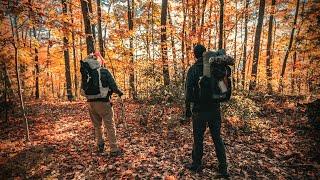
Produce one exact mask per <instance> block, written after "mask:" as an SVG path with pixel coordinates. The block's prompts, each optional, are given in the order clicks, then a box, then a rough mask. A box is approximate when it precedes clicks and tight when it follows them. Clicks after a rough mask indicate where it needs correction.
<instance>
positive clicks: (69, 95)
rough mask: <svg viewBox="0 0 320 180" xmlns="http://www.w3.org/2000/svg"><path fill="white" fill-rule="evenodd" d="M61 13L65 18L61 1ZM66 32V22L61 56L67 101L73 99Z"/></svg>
mask: <svg viewBox="0 0 320 180" xmlns="http://www.w3.org/2000/svg"><path fill="white" fill-rule="evenodd" d="M62 6H63V8H62V11H63V14H64V15H65V16H67V13H68V9H67V2H66V0H62ZM68 34H69V33H68V30H67V26H66V22H64V37H63V54H64V63H65V75H66V86H67V98H68V100H69V101H71V100H72V99H73V95H72V84H71V74H70V56H69V40H68Z"/></svg>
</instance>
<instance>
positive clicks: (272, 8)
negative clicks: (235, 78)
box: [266, 0, 276, 93]
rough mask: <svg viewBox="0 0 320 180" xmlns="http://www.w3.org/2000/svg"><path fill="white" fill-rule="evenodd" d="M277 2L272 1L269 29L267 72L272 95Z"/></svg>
mask: <svg viewBox="0 0 320 180" xmlns="http://www.w3.org/2000/svg"><path fill="white" fill-rule="evenodd" d="M275 5H276V0H272V3H271V12H270V17H269V29H268V42H267V63H266V72H267V88H268V91H269V92H270V93H272V85H271V79H272V66H271V64H272V63H271V60H272V54H271V44H272V30H273V14H274V13H275Z"/></svg>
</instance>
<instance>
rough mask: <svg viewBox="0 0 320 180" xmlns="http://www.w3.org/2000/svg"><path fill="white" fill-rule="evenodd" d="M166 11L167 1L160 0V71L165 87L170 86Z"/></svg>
mask: <svg viewBox="0 0 320 180" xmlns="http://www.w3.org/2000/svg"><path fill="white" fill-rule="evenodd" d="M167 9H168V0H162V6H161V57H162V68H163V69H162V71H163V82H164V85H165V86H167V85H169V84H170V76H169V66H168V62H167V60H168V52H167V49H168V48H167V28H166V26H167V12H168V11H167Z"/></svg>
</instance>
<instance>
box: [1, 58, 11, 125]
mask: <svg viewBox="0 0 320 180" xmlns="http://www.w3.org/2000/svg"><path fill="white" fill-rule="evenodd" d="M2 68H3V73H1V75H2V76H3V77H2V80H3V84H4V95H3V96H4V103H5V122H6V123H8V122H9V116H8V106H6V104H7V103H8V91H9V86H8V85H9V83H8V79H9V78H8V70H7V65H6V63H5V62H2Z"/></svg>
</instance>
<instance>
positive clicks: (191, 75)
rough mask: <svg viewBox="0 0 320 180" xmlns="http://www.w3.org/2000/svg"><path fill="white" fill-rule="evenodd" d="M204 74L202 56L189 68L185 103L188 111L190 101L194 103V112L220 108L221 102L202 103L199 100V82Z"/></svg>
mask: <svg viewBox="0 0 320 180" xmlns="http://www.w3.org/2000/svg"><path fill="white" fill-rule="evenodd" d="M202 75H203V59H202V57H201V58H199V59H197V61H196V62H195V63H194V64H193V65H192V66H191V67H190V68H189V70H188V73H187V78H186V83H185V103H186V113H188V111H190V110H191V109H190V103H194V108H193V109H192V112H201V111H212V110H215V109H217V108H219V106H220V103H208V104H201V103H200V102H199V86H198V82H199V79H200V77H201V76H202Z"/></svg>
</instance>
